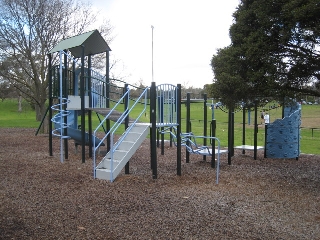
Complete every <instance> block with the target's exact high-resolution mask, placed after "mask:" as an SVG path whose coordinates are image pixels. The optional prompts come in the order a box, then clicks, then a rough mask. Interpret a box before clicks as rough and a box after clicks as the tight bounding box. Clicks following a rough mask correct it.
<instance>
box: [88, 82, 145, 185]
mask: <svg viewBox="0 0 320 240" xmlns="http://www.w3.org/2000/svg"><path fill="white" fill-rule="evenodd" d="M147 93H148V88H145V90H144V91H143V92H142V94H141V95H140V96H139V97H138V98H137V99H136V100H135V103H134V104H133V105H132V106H131V107H129V106H127V108H126V109H125V110H124V112H123V113H122V114H121V116H120V117H119V118H118V120H117V121H116V122H115V123H114V124H113V126H112V127H111V128H110V130H109V132H107V133H106V135H105V136H104V137H103V138H102V139H101V141H100V143H99V144H98V145H97V146H96V147H95V148H94V151H93V171H94V178H95V177H96V151H97V150H98V148H99V147H100V145H101V143H102V142H103V141H104V140H105V139H106V138H107V136H108V135H110V137H111V142H110V154H111V156H110V157H111V181H112V180H113V153H114V152H115V150H116V149H117V148H118V146H119V145H120V143H121V142H122V141H123V139H124V138H125V137H126V136H127V134H128V132H129V131H130V130H131V129H132V128H133V126H135V125H136V123H137V122H138V120H139V119H140V117H141V116H142V114H143V113H144V112H145V111H146V109H147ZM142 97H144V100H145V103H144V108H143V109H142V111H141V112H140V114H139V115H138V117H137V118H136V119H135V121H134V122H133V123H131V124H130V126H129V127H128V128H127V129H126V131H125V133H124V134H123V135H122V136H121V137H120V138H119V139H118V141H117V143H116V144H114V142H113V141H114V135H115V132H116V131H117V129H118V128H119V127H120V126H121V124H122V122H123V121H124V120H125V118H126V117H128V116H129V113H130V112H131V111H132V110H133V109H134V107H135V106H136V105H137V103H138V102H139V101H140V99H142ZM125 98H128V99H130V89H129V88H128V89H127V91H126V92H125V93H124V94H123V96H122V97H121V98H120V99H119V101H118V102H117V103H116V104H115V105H114V107H113V108H112V109H111V110H110V112H109V113H108V114H107V116H106V117H105V118H104V119H103V120H102V121H101V122H100V124H99V125H98V126H97V128H96V129H95V130H94V136H96V134H97V131H98V129H99V128H100V127H101V126H102V124H103V123H104V122H105V121H106V120H107V119H108V118H109V116H110V115H111V114H112V112H113V111H114V110H115V109H116V107H117V106H118V105H119V104H122V102H123V100H124V99H125ZM139 103H140V102H139ZM140 104H141V103H140ZM94 146H95V138H94Z"/></svg>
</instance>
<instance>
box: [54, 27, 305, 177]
mask: <svg viewBox="0 0 320 240" xmlns="http://www.w3.org/2000/svg"><path fill="white" fill-rule="evenodd" d="M109 51H111V49H110V48H109V46H108V45H107V43H106V42H105V41H104V39H103V38H102V37H101V35H100V33H99V32H98V31H97V30H94V31H91V32H88V33H84V34H81V35H78V36H75V37H72V38H69V39H66V40H63V41H61V42H60V43H59V44H58V45H57V46H56V47H54V48H53V49H52V50H51V51H50V52H49V54H48V57H49V79H50V84H49V105H50V107H51V108H50V111H49V118H50V119H51V120H52V123H53V126H54V128H52V124H51V123H50V124H49V154H50V155H51V156H52V155H53V149H52V138H53V136H58V137H60V161H61V162H63V159H67V158H68V139H73V140H74V141H75V144H76V146H78V145H81V150H82V162H85V157H86V152H85V151H86V146H88V149H89V157H92V158H93V175H94V177H95V178H99V179H105V180H109V181H111V182H112V181H113V180H114V179H115V178H116V177H117V175H118V174H119V173H120V172H121V170H122V169H123V168H124V167H125V173H126V174H128V173H129V160H130V158H131V157H132V155H133V154H134V153H135V152H136V150H137V149H138V148H139V146H140V145H141V144H142V142H143V141H144V140H145V139H146V137H147V136H148V134H149V136H150V159H151V169H152V177H153V178H154V179H156V178H157V141H159V135H161V140H162V143H163V139H164V135H165V134H167V133H169V135H170V139H171V140H174V142H175V145H176V148H177V175H181V147H185V149H186V161H187V162H189V154H198V155H202V156H203V159H204V160H205V159H206V157H207V156H211V166H212V167H213V168H214V167H216V176H217V179H216V182H217V183H218V181H219V166H220V154H221V153H228V164H231V157H232V156H233V155H234V148H237V146H236V147H234V144H233V142H234V113H235V112H234V111H233V110H229V111H228V118H229V121H228V122H229V123H228V150H221V149H220V141H219V139H218V138H216V137H215V125H216V123H215V120H214V116H213V115H214V114H213V109H214V108H213V107H212V120H211V123H210V124H211V125H210V126H211V130H210V136H207V135H208V134H207V132H206V131H207V122H208V121H207V119H206V117H205V118H204V133H203V136H195V135H194V134H193V133H192V130H191V122H190V107H187V118H186V119H187V121H186V132H185V133H183V132H182V131H181V102H182V100H181V85H180V84H178V85H177V86H174V85H171V84H161V85H158V86H156V84H155V82H152V84H151V86H150V87H146V88H144V89H141V93H140V94H139V96H138V97H136V98H135V99H133V98H131V96H130V93H131V90H130V86H129V84H127V83H123V82H122V83H120V81H118V82H117V81H116V80H111V79H110V78H109ZM57 53H58V55H57ZM99 53H106V73H105V75H102V74H100V73H98V72H96V71H94V70H93V68H92V59H91V57H92V56H93V55H95V54H99ZM54 54H56V55H55V56H56V59H58V60H57V63H59V64H56V65H53V64H52V62H53V55H54ZM79 59H81V61H80V62H78V60H79ZM85 60H87V61H85ZM119 84H124V87H120V86H119ZM113 88H114V89H116V88H117V89H118V90H119V89H120V93H119V91H118V92H117V93H116V92H115V91H113V90H112V89H113ZM54 100H56V101H57V103H56V104H53V102H54ZM206 101H207V99H206V95H205V96H204V101H203V103H204V116H206V115H207V112H206V111H207V102H206ZM137 104H142V105H143V108H142V110H141V112H139V113H138V116H136V117H135V119H132V118H130V117H129V116H131V114H132V111H133V109H135V106H136V105H137ZM186 104H187V105H188V104H189V106H190V96H188V95H187V100H186ZM121 107H122V111H121V110H120V108H121ZM148 108H149V110H150V123H142V122H141V121H140V119H141V117H142V116H143V115H145V114H146V112H147V110H148ZM188 109H189V110H188ZM292 109H293V108H292V107H291V110H292ZM294 109H295V110H294V111H291V110H284V112H286V114H287V116H286V118H284V119H282V120H279V121H278V122H280V124H274V125H277V127H278V129H277V130H276V132H278V133H286V134H283V135H281V136H283V137H282V139H283V142H282V143H280V145H281V147H279V146H280V145H279V143H277V144H276V146H278V148H280V149H283V148H284V146H285V145H286V143H287V142H288V137H287V136H288V135H287V134H289V135H290V134H291V135H292V133H293V132H294V134H295V136H294V137H293V140H292V141H291V140H290V147H289V148H290V149H289V150H286V153H285V154H282V153H281V150H280V151H277V150H276V147H274V146H275V141H274V140H275V139H276V138H277V136H276V135H275V133H274V129H275V127H273V125H272V124H270V125H266V136H269V137H266V141H265V144H266V146H265V147H264V149H265V156H270V157H274V158H277V157H279V156H280V155H281V154H282V155H281V157H283V158H284V157H287V158H289V157H293V156H294V157H296V158H297V157H298V155H299V153H300V150H299V126H300V122H299V121H300V115H301V113H300V112H299V108H294ZM54 111H55V112H57V113H56V114H55V116H53V112H54ZM93 112H95V113H96V115H97V117H98V118H99V122H100V123H99V124H98V126H92V113H93ZM254 112H255V120H254V131H255V132H254V146H248V145H245V138H243V145H242V146H238V148H242V149H243V152H244V151H245V150H247V149H250V150H254V159H256V153H257V150H258V146H257V137H256V134H257V125H258V123H257V122H258V121H257V118H258V117H257V115H258V114H257V104H255V106H254ZM292 112H293V113H292ZM243 116H244V117H243V118H244V120H243V124H244V127H243V132H245V109H243ZM86 117H87V119H88V126H86ZM78 118H80V124H78ZM293 119H294V121H293ZM111 121H112V122H113V124H111ZM288 124H289V125H290V126H291V127H290V128H289V131H287V130H286V129H282V128H281V127H283V126H287V125H288ZM279 126H280V129H279ZM123 127H124V130H122V129H123ZM296 129H298V130H296ZM86 130H87V131H88V132H87V131H86ZM119 131H122V134H119ZM119 135H120V136H119ZM291 135H290V136H291ZM101 136H102V137H101ZM118 136H119V138H118ZM117 138H118V139H117ZM197 141H198V142H199V141H202V144H198V143H197ZM208 141H209V144H208ZM216 142H217V143H218V144H217V148H216V146H215V143H216ZM102 146H106V149H107V151H106V152H107V153H106V154H105V156H104V157H103V158H102V160H101V161H100V159H99V156H98V151H99V149H100V148H101V147H102ZM162 146H163V144H162ZM162 149H163V148H162ZM63 153H64V155H63ZM216 155H217V165H216V164H215V162H216V161H215V156H216ZM98 161H99V162H98Z"/></svg>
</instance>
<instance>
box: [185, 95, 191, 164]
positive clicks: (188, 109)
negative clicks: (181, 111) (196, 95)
mask: <svg viewBox="0 0 320 240" xmlns="http://www.w3.org/2000/svg"><path fill="white" fill-rule="evenodd" d="M186 107H187V110H186V114H187V116H186V133H189V132H191V126H190V124H191V120H190V93H187V103H186ZM185 144H186V145H187V146H189V144H190V143H189V142H186V143H185ZM189 162H190V153H189V151H188V149H187V148H186V163H189Z"/></svg>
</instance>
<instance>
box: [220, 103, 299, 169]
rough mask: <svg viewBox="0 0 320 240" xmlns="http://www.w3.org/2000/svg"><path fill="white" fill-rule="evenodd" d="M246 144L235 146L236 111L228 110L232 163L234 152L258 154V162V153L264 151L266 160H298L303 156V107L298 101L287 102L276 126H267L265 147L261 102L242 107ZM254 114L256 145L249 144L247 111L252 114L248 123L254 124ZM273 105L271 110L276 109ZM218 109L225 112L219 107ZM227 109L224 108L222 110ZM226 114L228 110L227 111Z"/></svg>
mask: <svg viewBox="0 0 320 240" xmlns="http://www.w3.org/2000/svg"><path fill="white" fill-rule="evenodd" d="M241 108H242V113H243V117H242V145H240V146H234V114H235V112H236V111H234V110H230V109H229V110H228V111H225V112H227V113H228V119H229V120H228V164H229V165H231V157H233V156H234V149H242V153H243V154H244V153H245V151H246V150H253V151H254V159H255V160H256V159H257V151H258V150H262V149H263V150H264V157H270V158H296V159H298V157H299V155H300V124H301V105H300V104H299V103H297V102H296V101H294V100H287V102H285V103H284V104H283V105H282V118H279V119H276V120H275V121H274V122H272V123H268V124H263V125H264V127H265V139H264V140H265V143H264V146H258V145H257V134H258V125H259V124H258V102H254V104H252V105H251V106H246V105H245V104H242V106H241ZM252 108H253V111H254V123H253V124H254V126H253V129H254V144H253V146H252V145H246V138H245V135H246V134H245V132H246V111H248V124H249V125H250V114H251V110H252ZM276 108H277V107H275V106H272V107H271V108H269V110H271V109H276ZM218 109H221V107H220V106H219V107H218ZM221 110H223V109H221ZM223 111H224V110H223Z"/></svg>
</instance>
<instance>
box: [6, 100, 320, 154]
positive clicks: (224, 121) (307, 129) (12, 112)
mask: <svg viewBox="0 0 320 240" xmlns="http://www.w3.org/2000/svg"><path fill="white" fill-rule="evenodd" d="M271 105H273V104H270V106H271ZM121 108H123V105H121V106H119V109H118V110H120V111H121ZM142 108H143V105H142V104H138V105H137V107H136V109H134V111H133V112H132V114H131V115H130V116H131V117H133V118H134V117H136V116H138V115H139V113H140V112H141V110H142ZM203 108H204V104H203V103H192V104H191V109H190V112H191V131H192V132H193V133H194V134H195V135H203V132H204V127H203V126H204V123H203V119H204V116H203V114H204V109H203ZM207 108H208V109H207V119H208V121H210V120H211V118H212V114H214V118H215V119H216V121H217V128H216V136H217V137H218V138H219V139H220V141H221V145H222V146H227V139H228V138H227V134H228V114H227V112H226V111H223V110H220V109H214V113H212V111H211V109H210V106H207ZM265 108H266V109H269V105H266V106H265ZM260 110H262V109H259V110H258V114H259V116H258V123H260ZM268 112H269V115H270V122H273V121H274V120H275V119H277V118H281V115H282V110H281V108H275V109H270V110H269V111H268ZM181 116H182V129H181V130H182V132H185V131H186V121H185V117H186V107H185V105H182V106H181ZM245 116H246V125H245V126H246V127H245V128H246V144H248V145H253V123H254V113H253V112H251V113H250V114H249V113H248V112H246V114H245ZM149 117H150V113H149V107H148V109H147V112H146V114H145V115H143V117H142V118H141V121H143V122H149ZM242 122H243V112H242V111H241V110H239V111H238V112H235V145H241V144H242ZM39 124H40V122H37V121H36V120H35V112H34V110H33V109H32V108H31V107H30V105H29V104H28V103H26V102H24V101H23V103H22V111H21V112H18V100H17V99H6V100H4V101H3V102H0V127H6V128H11V127H18V128H38V127H39ZM98 124H99V120H98V118H97V117H96V116H95V114H93V126H97V125H98ZM207 126H208V128H207V135H209V132H210V122H208V124H207ZM300 133H301V141H300V145H301V152H302V153H310V154H320V144H319V142H320V105H302V119H301V132H300ZM258 145H261V146H263V145H264V125H263V124H261V125H259V128H258Z"/></svg>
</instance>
